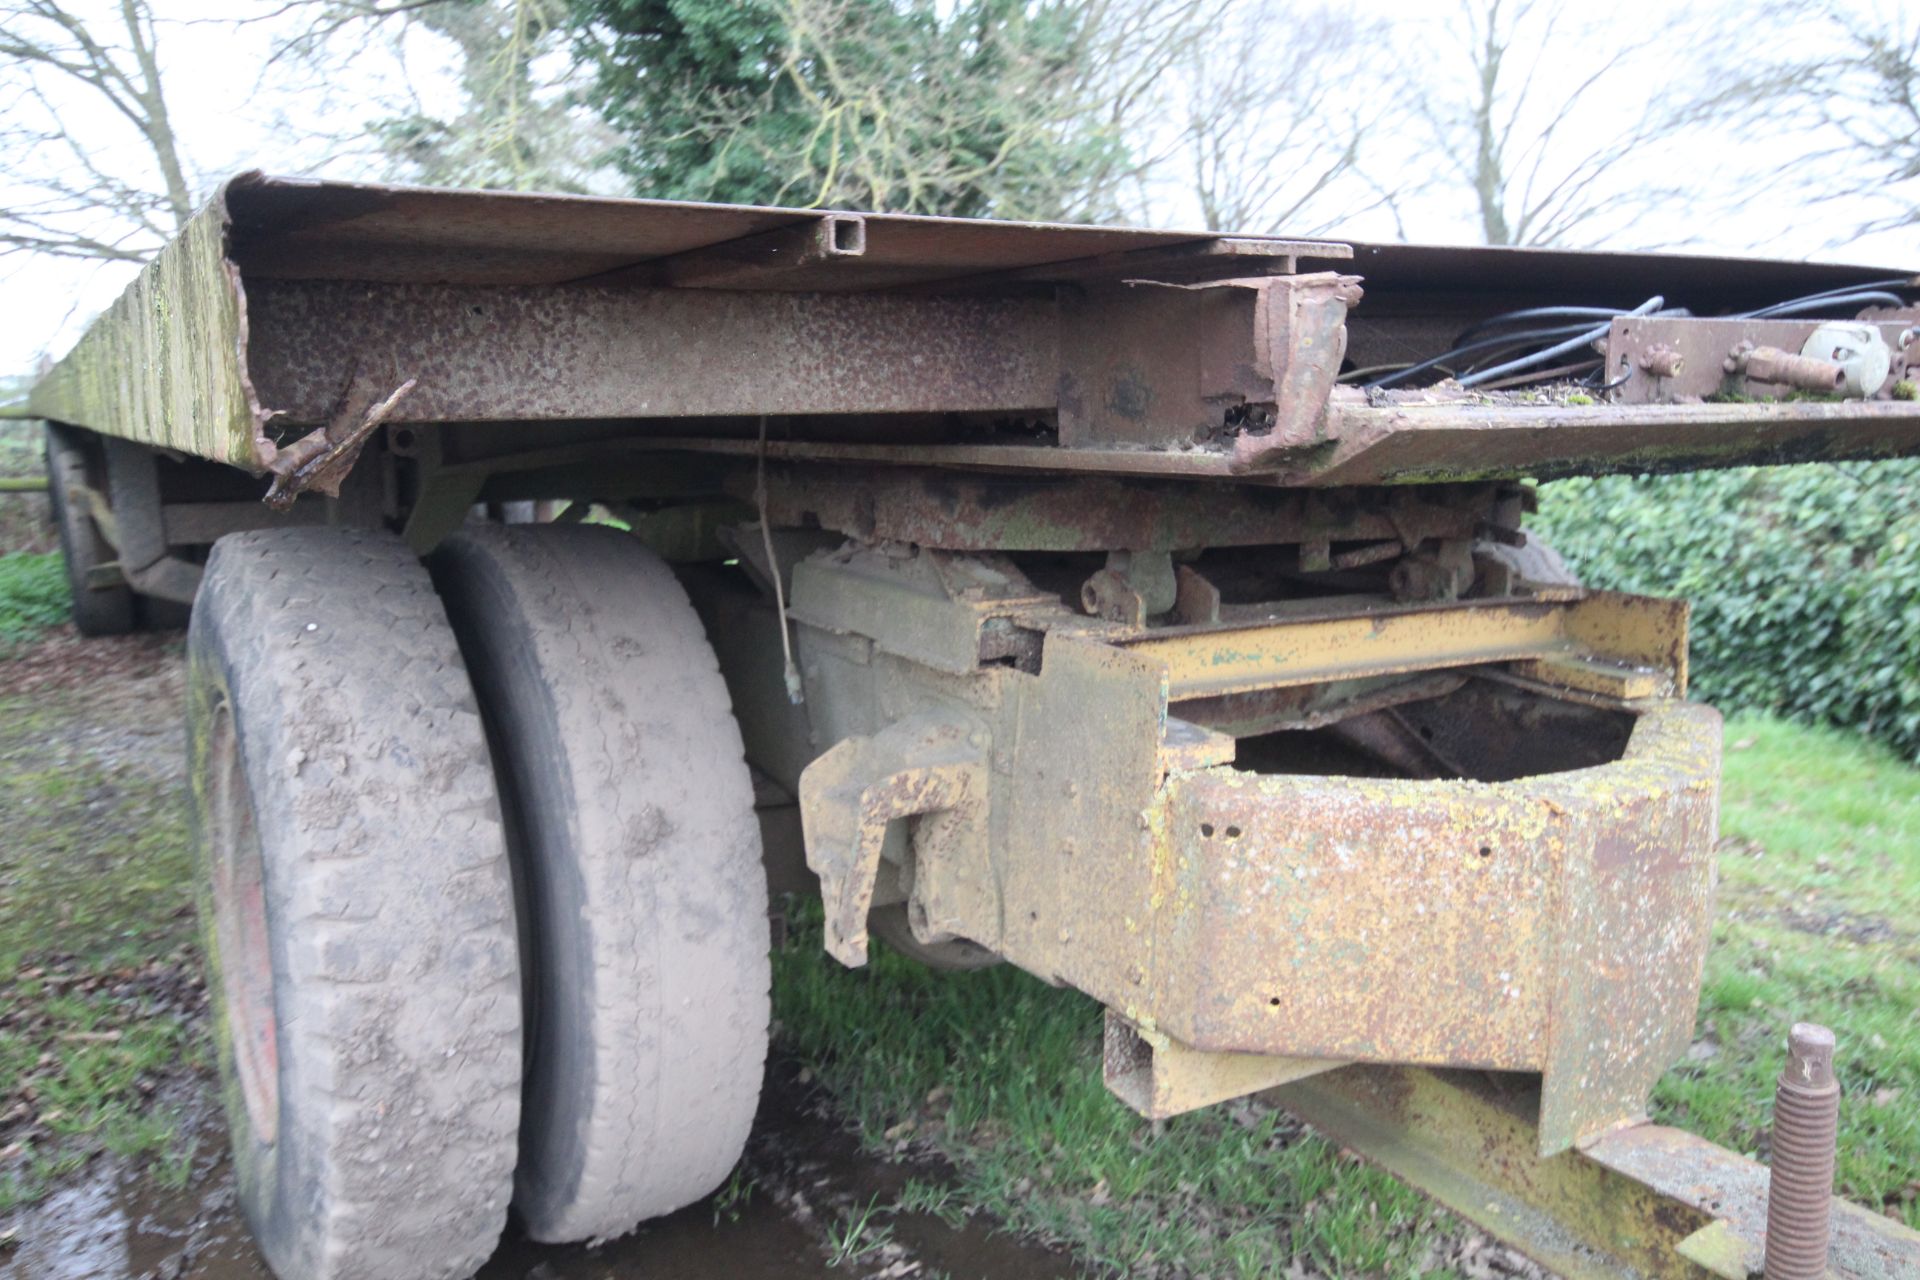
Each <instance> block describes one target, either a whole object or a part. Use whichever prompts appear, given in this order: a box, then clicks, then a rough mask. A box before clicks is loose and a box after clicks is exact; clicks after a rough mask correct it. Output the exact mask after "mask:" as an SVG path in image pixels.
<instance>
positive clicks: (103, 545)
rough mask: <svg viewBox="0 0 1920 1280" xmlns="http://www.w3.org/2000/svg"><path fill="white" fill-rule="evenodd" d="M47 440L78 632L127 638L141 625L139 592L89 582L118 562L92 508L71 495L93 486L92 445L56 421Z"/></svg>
mask: <svg viewBox="0 0 1920 1280" xmlns="http://www.w3.org/2000/svg"><path fill="white" fill-rule="evenodd" d="M46 441H47V501H48V503H49V505H50V507H51V509H52V512H53V523H54V528H55V530H56V531H57V532H58V533H59V535H60V555H61V558H62V559H64V560H65V561H66V565H67V596H68V599H69V601H70V604H71V608H72V612H73V625H74V628H75V629H76V630H78V631H79V632H80V634H81V635H83V636H117V635H124V634H126V633H127V632H129V631H132V630H133V629H134V626H135V617H134V595H133V590H132V588H130V587H128V586H127V585H126V584H125V583H120V584H118V585H115V586H104V587H97V586H93V585H91V584H90V583H89V582H88V577H89V575H90V574H91V573H92V571H93V570H95V569H97V568H99V567H100V566H102V565H106V564H110V563H112V562H113V559H114V553H113V548H112V547H110V546H109V545H107V540H106V539H105V538H103V537H101V536H100V530H99V529H98V528H96V527H95V526H94V523H93V515H92V513H91V512H89V511H88V510H87V508H86V505H85V504H84V503H83V502H78V501H76V500H74V498H73V497H70V496H69V490H70V489H72V488H73V487H75V486H80V485H86V484H87V483H88V467H87V451H86V446H85V445H84V444H83V443H82V440H81V437H80V435H79V433H77V432H75V431H74V430H73V429H72V428H70V427H63V426H61V425H59V424H58V423H53V422H49V423H48V424H47V432H46Z"/></svg>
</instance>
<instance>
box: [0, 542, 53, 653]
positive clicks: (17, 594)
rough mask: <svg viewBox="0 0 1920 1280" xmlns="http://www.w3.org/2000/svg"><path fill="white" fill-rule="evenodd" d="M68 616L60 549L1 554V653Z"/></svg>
mask: <svg viewBox="0 0 1920 1280" xmlns="http://www.w3.org/2000/svg"><path fill="white" fill-rule="evenodd" d="M66 620H67V570H66V566H65V565H64V564H62V563H61V560H60V553H59V552H58V551H49V552H45V553H42V554H37V555H36V554H34V553H32V552H24V551H19V552H12V553H9V554H7V555H0V655H4V654H6V652H7V651H8V650H10V649H12V648H14V647H16V646H18V645H20V644H23V643H25V642H26V641H28V640H31V639H32V638H33V637H34V636H36V635H38V634H39V633H40V632H42V631H44V630H46V629H47V628H48V627H51V626H54V625H56V624H58V623H62V622H65V621H66Z"/></svg>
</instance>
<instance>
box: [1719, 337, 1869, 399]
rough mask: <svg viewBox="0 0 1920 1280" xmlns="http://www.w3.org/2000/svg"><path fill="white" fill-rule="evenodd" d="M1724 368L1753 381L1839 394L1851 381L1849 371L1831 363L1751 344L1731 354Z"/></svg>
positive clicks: (1737, 348)
mask: <svg viewBox="0 0 1920 1280" xmlns="http://www.w3.org/2000/svg"><path fill="white" fill-rule="evenodd" d="M1724 367H1725V368H1726V371H1727V372H1728V373H1741V374H1745V375H1746V376H1747V378H1748V379H1749V380H1750V381H1753V382H1778V383H1781V384H1783V385H1785V386H1789V387H1797V388H1799V389H1800V390H1802V391H1838V390H1840V389H1841V388H1842V387H1844V386H1845V385H1846V382H1847V371H1846V369H1844V368H1843V367H1841V366H1840V365H1838V364H1835V363H1834V362H1833V361H1831V360H1820V359H1816V358H1814V357H1812V356H1797V355H1794V354H1792V353H1791V352H1787V351H1782V350H1780V348H1778V347H1756V346H1754V345H1753V344H1752V343H1751V342H1742V343H1740V344H1739V345H1738V346H1736V347H1734V349H1733V350H1732V351H1730V352H1728V353H1727V358H1726V361H1725V366H1724Z"/></svg>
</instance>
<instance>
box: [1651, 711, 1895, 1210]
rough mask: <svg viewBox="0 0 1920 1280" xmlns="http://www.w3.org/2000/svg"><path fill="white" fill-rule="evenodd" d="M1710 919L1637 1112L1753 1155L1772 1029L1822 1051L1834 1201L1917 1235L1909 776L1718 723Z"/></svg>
mask: <svg viewBox="0 0 1920 1280" xmlns="http://www.w3.org/2000/svg"><path fill="white" fill-rule="evenodd" d="M1727 742H1728V748H1729V749H1728V751H1727V755H1726V772H1725V779H1724V783H1723V789H1722V795H1721V806H1722V808H1721V830H1722V835H1723V837H1724V842H1723V845H1722V851H1721V860H1720V868H1721V872H1720V874H1721V889H1720V916H1719V919H1718V921H1717V922H1716V924H1715V928H1714V946H1713V950H1712V951H1711V952H1710V953H1709V954H1708V957H1707V970H1706V978H1705V983H1704V988H1703V991H1702V993H1701V1005H1700V1020H1699V1028H1698V1031H1697V1033H1696V1035H1697V1043H1696V1045H1695V1049H1694V1052H1693V1054H1692V1055H1691V1056H1690V1057H1689V1058H1688V1060H1687V1061H1686V1062H1684V1063H1682V1064H1681V1065H1680V1066H1678V1067H1676V1068H1674V1069H1673V1070H1672V1071H1670V1072H1669V1073H1668V1074H1667V1077H1666V1079H1665V1080H1663V1081H1662V1082H1661V1085H1660V1088H1659V1090H1658V1091H1657V1092H1656V1093H1655V1095H1654V1105H1655V1114H1656V1116H1657V1117H1658V1118H1660V1119H1662V1120H1665V1121H1666V1122H1668V1123H1671V1124H1676V1125H1680V1126H1682V1127H1685V1128H1687V1129H1691V1130H1692V1131H1694V1132H1696V1133H1699V1134H1702V1135H1704V1136H1706V1137H1708V1138H1711V1139H1713V1140H1714V1141H1715V1142H1718V1143H1721V1144H1723V1145H1725V1146H1729V1147H1732V1148H1734V1149H1735V1150H1739V1151H1744V1152H1748V1153H1751V1154H1759V1155H1764V1154H1765V1150H1766V1142H1767V1125H1768V1122H1769V1115H1770V1112H1771V1102H1772V1095H1773V1081H1774V1078H1775V1077H1776V1076H1777V1075H1778V1074H1779V1071H1780V1065H1781V1061H1782V1059H1783V1058H1784V1056H1785V1048H1784V1044H1783V1043H1782V1042H1783V1041H1784V1038H1785V1034H1784V1033H1785V1028H1786V1027H1787V1026H1788V1025H1789V1024H1790V1023H1792V1022H1795V1021H1812V1022H1820V1023H1824V1024H1826V1025H1827V1026H1830V1027H1832V1028H1833V1030H1834V1032H1835V1034H1836V1035H1837V1036H1838V1038H1839V1050H1838V1059H1839V1070H1840V1078H1841V1080H1842V1082H1843V1085H1844V1087H1845V1092H1844V1094H1843V1096H1842V1099H1841V1107H1840V1149H1839V1165H1838V1184H1839V1189H1840V1192H1841V1194H1843V1195H1845V1196H1847V1197H1848V1198H1850V1199H1853V1200H1856V1201H1859V1202H1860V1203H1863V1204H1866V1205H1869V1206H1875V1207H1880V1208H1883V1209H1885V1210H1887V1211H1890V1212H1891V1213H1892V1214H1893V1215H1894V1216H1896V1217H1898V1218H1900V1219H1901V1220H1902V1221H1904V1222H1905V1223H1906V1224H1907V1225H1908V1226H1911V1227H1920V769H1914V768H1912V767H1911V766H1909V765H1906V764H1904V763H1903V762H1902V761H1901V760H1900V759H1899V758H1897V757H1896V756H1895V755H1894V754H1893V753H1892V752H1891V751H1888V750H1885V749H1882V748H1880V747H1878V746H1876V745H1874V744H1872V743H1870V742H1867V741H1865V740H1863V739H1861V738H1860V737H1858V736H1856V735H1851V734H1847V733H1843V732H1839V731H1836V730H1831V729H1819V728H1809V727H1806V726H1802V725H1798V724H1789V723H1786V722H1783V721H1779V720H1772V719H1766V718H1762V717H1757V716H1741V717H1735V718H1733V719H1731V720H1730V721H1729V722H1728V725H1727Z"/></svg>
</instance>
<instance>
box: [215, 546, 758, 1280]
mask: <svg viewBox="0 0 1920 1280" xmlns="http://www.w3.org/2000/svg"><path fill="white" fill-rule="evenodd" d="M188 653H189V664H190V665H189V729H190V747H191V751H192V765H193V768H192V778H193V790H194V796H193V799H194V812H195V816H196V820H197V822H198V824H199V828H200V830H199V835H200V843H201V848H202V863H201V877H200V880H201V883H200V892H201V918H202V920H203V922H204V932H205V938H206V951H207V957H208V962H209V964H208V970H209V989H210V991H211V993H212V996H213V1005H214V1011H215V1019H216V1044H217V1049H218V1055H219V1065H220V1078H221V1086H222V1090H223V1095H224V1102H225V1107H226V1113H227V1117H228V1122H229V1127H230V1130H231V1134H232V1143H233V1150H234V1163H235V1169H236V1176H237V1180H238V1184H239V1196H240V1201H241V1204H242V1206H243V1208H244V1211H245V1214H246V1217H247V1219H248V1222H249V1225H250V1226H251V1227H252V1229H253V1233H254V1236H255V1238H256V1240H257V1242H258V1244H259V1246H260V1249H261V1251H262V1253H263V1254H264V1255H265V1257H266V1260H267V1261H268V1263H269V1264H270V1265H271V1266H272V1268H273V1270H274V1272H275V1273H276V1274H277V1275H278V1276H279V1277H281V1280H321V1278H329V1277H352V1278H353V1280H426V1278H427V1277H463V1276H467V1275H469V1274H471V1273H472V1272H473V1271H474V1270H475V1269H476V1268H477V1267H478V1266H479V1265H480V1264H481V1262H483V1261H484V1260H485V1259H486V1257H487V1256H488V1255H489V1254H490V1253H491V1252H492V1250H493V1248H494V1246H495V1244H496V1242H497V1240H498V1239H499V1236H500V1233H501V1231H502V1229H503V1227H504V1225H505V1222H506V1218H507V1214H508V1210H509V1205H511V1207H512V1210H513V1213H514V1214H515V1215H516V1216H517V1217H518V1219H519V1220H520V1222H521V1224H522V1227H523V1229H524V1230H525V1231H526V1232H527V1234H529V1235H530V1236H532V1237H533V1238H534V1239H538V1240H553V1241H563V1240H587V1239H597V1238H604V1237H608V1236H615V1235H619V1234H622V1233H624V1232H626V1231H628V1230H630V1229H632V1228H633V1227H634V1226H635V1225H636V1224H637V1223H639V1222H640V1221H642V1220H644V1219H646V1218H650V1217H654V1216H657V1215H660V1214H664V1213H668V1212H671V1211H672V1210H674V1209H676V1208H679V1207H681V1206H683V1205H685V1204H688V1203H690V1202H692V1201H694V1200H697V1199H699V1198H700V1197H701V1196H703V1195H705V1194H707V1193H708V1192H709V1191H711V1190H712V1189H713V1188H714V1187H716V1186H718V1185H719V1184H720V1182H721V1181H723V1180H724V1179H725V1177H726V1176H727V1173H728V1171H729V1170H730V1169H731V1167H732V1166H733V1164H734V1163H735V1161H736V1160H737V1159H738V1157H739V1155H740V1152H741V1149H742V1147H743V1145H744V1143H745V1141H746V1136H747V1130H748V1128H749V1126H750V1124H751V1122H752V1118H753V1113H754V1109H755V1105H756V1103H757V1100H758V1096H759V1091H760V1081H761V1072H762V1067H763V1062H764V1058H765V1053H766V1043H767V1018H768V976H769V975H768V957H767V949H768V946H767V944H768V938H767V893H766V883H765V878H764V873H763V871H762V869H761V862H760V844H759V834H758V828H757V826H756V823H755V817H754V811H753V792H752V785H751V781H750V779H749V776H748V772H747V768H746V765H745V763H744V762H743V759H742V751H741V743H740V735H739V730H738V728H737V726H736V725H735V723H734V720H733V716H732V714H731V710H730V707H729V704H728V696H727V691H726V686H725V685H724V683H723V682H722V680H721V677H720V674H719V671H718V669H717V666H716V663H715V660H714V656H713V652H712V650H711V648H710V647H709V646H708V644H707V641H706V637H705V634H704V632H703V631H702V628H701V625H700V621H699V619H698V618H697V617H696V615H695V614H694V612H693V609H692V607H691V606H690V605H689V604H688V602H687V598H686V595H685V593H684V592H683V591H682V590H681V588H680V585H679V583H678V582H677V581H676V580H675V578H674V576H673V574H672V573H671V572H670V571H669V569H668V568H667V566H666V565H665V564H663V563H662V562H660V561H659V560H658V559H656V558H654V557H653V556H652V555H651V554H650V553H649V552H647V551H646V550H645V549H644V548H643V547H642V546H640V545H639V544H638V543H637V542H636V541H634V540H633V539H632V538H630V537H627V536H625V535H623V534H620V533H617V532H615V531H613V530H609V529H602V528H593V527H584V526H550V525H548V526H527V525H519V526H498V525H495V526H479V527H473V528H471V529H470V530H469V531H466V532H463V533H460V534H459V535H457V536H455V537H454V538H452V539H450V540H449V541H448V542H447V543H446V544H445V545H443V546H442V547H441V548H440V549H439V550H438V551H437V552H436V553H435V554H434V555H433V557H432V558H431V560H430V561H429V564H428V565H426V566H423V565H422V564H421V563H420V561H419V560H418V559H417V558H416V557H415V556H414V555H413V554H412V553H411V552H410V551H409V550H408V549H407V547H406V546H405V545H404V544H403V543H401V542H400V541H399V540H398V539H396V538H394V537H392V536H390V535H387V534H384V533H375V532H363V531H355V530H343V529H318V528H307V529H282V530H274V531H269V532H259V533H243V534H235V535H231V536H228V537H226V538H223V539H222V540H221V541H220V542H219V543H218V544H216V546H215V547H214V550H213V553H212V556H211V559H210V560H209V562H208V565H207V570H206V575H205V578H204V580H203V583H202V586H201V589H200V593H199V596H198V598H197V600H196V602H195V605H194V610H193V620H192V625H191V628H190V633H189V640H188Z"/></svg>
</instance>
